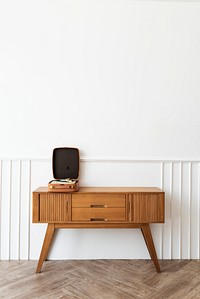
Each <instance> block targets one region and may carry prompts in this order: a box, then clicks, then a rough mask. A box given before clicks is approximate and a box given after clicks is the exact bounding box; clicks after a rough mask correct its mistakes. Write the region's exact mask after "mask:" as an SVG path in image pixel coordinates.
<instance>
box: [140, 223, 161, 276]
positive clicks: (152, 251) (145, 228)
mask: <svg viewBox="0 0 200 299" xmlns="http://www.w3.org/2000/svg"><path fill="white" fill-rule="evenodd" d="M141 231H142V234H143V237H144V240H145V242H146V245H147V248H148V251H149V254H150V257H151V259H152V261H153V262H154V265H155V267H156V270H157V272H158V273H160V265H159V262H158V258H157V254H156V250H155V246H154V243H153V238H152V234H151V230H150V226H149V224H144V225H143V226H142V228H141Z"/></svg>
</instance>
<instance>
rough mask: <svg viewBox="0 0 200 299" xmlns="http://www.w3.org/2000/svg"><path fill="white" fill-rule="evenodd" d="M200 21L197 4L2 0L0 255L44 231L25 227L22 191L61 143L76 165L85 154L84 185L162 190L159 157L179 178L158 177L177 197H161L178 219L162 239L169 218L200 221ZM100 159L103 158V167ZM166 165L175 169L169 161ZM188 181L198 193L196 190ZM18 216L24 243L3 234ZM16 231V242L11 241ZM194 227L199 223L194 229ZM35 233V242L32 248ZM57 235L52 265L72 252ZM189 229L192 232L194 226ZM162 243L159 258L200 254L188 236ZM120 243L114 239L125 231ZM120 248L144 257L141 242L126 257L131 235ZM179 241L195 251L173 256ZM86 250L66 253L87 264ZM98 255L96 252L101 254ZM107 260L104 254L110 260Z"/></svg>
mask: <svg viewBox="0 0 200 299" xmlns="http://www.w3.org/2000/svg"><path fill="white" fill-rule="evenodd" d="M199 15H200V2H199V1H188V2H187V1H164V0H163V1H162V0H161V1H150V0H147V1H142V0H138V1H135V0H132V1H131V0H103V1H100V0H77V1H74V0H68V1H67V0H60V1H52V0H36V1H26V0H19V1H14V0H2V1H0V103H1V106H0V133H1V135H0V138H1V143H0V158H2V162H1V167H2V168H1V184H0V185H1V189H0V190H1V192H0V194H1V195H0V213H1V221H0V225H1V234H0V241H1V258H3V259H4V258H6V259H7V258H9V256H10V257H11V258H23V257H24V258H25V257H26V258H30V257H31V258H36V257H37V254H38V248H40V246H41V239H42V237H43V233H44V227H45V226H44V227H43V226H37V225H34V226H33V228H32V225H31V224H30V222H31V203H30V195H31V191H32V190H33V189H34V188H35V187H37V186H38V185H44V184H47V181H48V180H49V179H51V176H52V173H51V163H50V159H51V153H52V149H53V148H54V147H57V146H76V147H79V149H80V151H81V157H82V161H83V160H84V158H87V159H88V160H87V161H88V162H86V163H84V162H83V163H82V164H81V165H82V173H81V181H82V183H83V184H84V185H91V184H92V185H95V184H96V185H107V184H108V185H111V184H112V185H117V184H120V183H121V184H124V185H125V184H128V185H134V186H135V185H153V184H154V185H156V186H158V187H159V186H160V187H163V188H164V189H166V192H168V191H167V190H168V189H167V188H168V187H167V186H165V185H164V183H161V182H163V176H162V175H161V168H162V165H163V163H164V161H165V160H166V159H167V160H168V162H167V163H169V164H167V165H168V166H167V167H169V173H170V171H171V170H170V169H171V168H172V169H173V167H175V169H174V170H173V171H175V172H177V173H178V174H179V175H181V176H178V178H177V179H175V181H173V176H171V175H168V176H167V177H165V180H167V182H168V184H169V186H172V185H173V190H179V193H180V194H179V195H177V196H178V197H177V196H176V195H174V193H173V192H172V190H171V189H170V190H171V191H169V192H168V197H167V203H166V204H167V205H168V207H171V204H172V206H173V207H174V208H175V211H177V210H178V211H179V216H180V217H178V218H176V217H175V215H176V212H174V213H175V214H173V213H172V215H174V216H172V215H171V214H170V213H169V214H168V221H169V222H167V223H166V225H168V226H167V227H168V232H170V234H171V231H172V232H173V227H177V226H176V224H177V223H176V221H175V219H179V220H178V221H179V223H183V226H186V224H185V223H187V222H188V223H190V219H193V217H194V215H196V213H197V212H198V215H197V216H198V217H199V210H196V209H195V208H193V207H196V206H195V205H197V206H199V193H198V192H199V191H198V186H199V180H198V178H199V173H198V171H199V170H198V167H199V166H198V165H199V161H200V158H199V157H200V155H199V153H200V138H198V135H199V128H200V118H199V109H200V101H199V98H200V82H199V81H200V56H199V53H200V39H199V36H200V20H199ZM93 157H96V158H97V160H95V161H97V162H95V161H94V160H92V158H93ZM19 158H20V159H19ZM25 158H27V159H28V160H27V161H25V160H24V159H25ZM5 159H8V160H5ZM12 159H19V160H12ZM35 159H36V160H35ZM44 159H47V161H46V160H44ZM103 159H108V160H107V162H106V163H103ZM112 159H116V163H113V162H112ZM146 159H148V161H147V160H146ZM157 159H159V163H161V164H159V163H158V162H157ZM181 159H182V161H183V164H184V163H186V165H187V167H189V168H188V169H190V167H191V169H195V170H194V172H195V175H193V177H192V178H191V177H190V173H191V171H190V170H187V172H186V174H184V178H185V179H184V180H186V181H187V187H184V186H185V185H181V187H180V181H181V180H182V172H181V169H182V166H180V165H179V164H177V163H179V161H180V160H181ZM133 160H134V163H133ZM137 160H142V161H143V162H142V163H141V165H142V166H141V167H139V170H138V172H135V171H136V169H138V168H137V167H136V166H137V165H140V163H139V162H138V163H139V164H138V163H137ZM24 161H25V162H24ZM29 161H30V162H29ZM33 161H35V162H34V168H33V169H34V170H32V163H33ZM99 161H100V163H99ZM121 161H122V162H123V163H122V162H121ZM124 161H125V164H124ZM144 161H145V162H144ZM149 161H150V165H149ZM173 161H174V162H175V166H173V167H172V166H169V165H171V164H170V163H172V162H173ZM188 161H189V165H190V166H188V164H187V163H188ZM191 161H196V162H192V164H190V162H191ZM135 162H136V163H135ZM24 163H25V164H24ZM26 163H27V164H26ZM29 163H30V165H31V167H30V165H29ZM96 163H97V165H96ZM193 163H194V164H195V166H193ZM20 165H21V166H20ZM44 165H45V166H44ZM47 165H48V166H47ZM177 165H179V166H177ZM181 165H182V164H181ZM184 165H185V164H184ZM191 165H192V166H191ZM13 167H14V168H13ZM21 167H22V169H23V167H24V172H22V173H26V172H27V173H28V174H30V181H27V175H23V174H22V176H21V175H20V171H22V170H20V169H21ZM170 167H171V168H170ZM177 167H178V168H177ZM184 167H186V166H183V168H184ZM193 167H194V168H193ZM105 168H106V170H105ZM113 168H114V171H113ZM179 168H180V169H179ZM32 171H34V174H33V173H32ZM196 174H197V175H196ZM187 176H188V179H187ZM122 177H123V179H122V180H121V178H122ZM119 178H120V179H119ZM193 178H194V181H193ZM21 179H22V180H23V181H22V182H21V181H20V180H21ZM12 180H13V183H12ZM168 180H169V181H168ZM188 180H189V181H188ZM172 181H173V184H172V183H170V182H172ZM10 182H11V184H10ZM15 182H18V183H15ZM190 182H192V183H190ZM170 184H171V185H170ZM7 186H8V187H7ZM12 186H15V187H12ZM19 186H23V188H22V187H19ZM191 186H193V187H194V186H195V187H194V188H195V191H193V193H192V194H190V191H191V190H192V189H191V188H192V187H191ZM12 188H14V190H13V191H12ZM182 188H188V190H189V191H188V190H186V191H183V190H182ZM170 192H171V193H170ZM184 192H186V193H184ZM187 192H189V193H188V194H190V196H189V197H188V196H187V195H184V196H185V198H186V199H185V200H189V207H190V204H191V198H192V208H191V210H189V212H188V213H186V210H187V209H186V207H187V204H186V207H185V206H184V209H185V210H184V211H185V212H184V213H182V212H180V211H182V210H181V209H182V208H181V207H182V201H181V200H182V195H181V194H187ZM14 194H17V195H16V196H14ZM15 197H16V198H18V199H17V200H18V201H17V202H15V201H14V198H15ZM27 197H29V201H28V202H27V201H26V199H27ZM176 200H177V201H178V202H179V203H180V204H181V205H179V204H178V205H177V204H176ZM20 207H21V208H20ZM23 207H24V212H23V211H21V209H23ZM16 209H18V213H17V214H16V215H15V217H14V218H13V219H15V220H13V221H14V223H15V222H16V223H21V224H20V228H18V233H17V235H18V238H20V239H17V237H16V234H15V233H14V232H15V230H14V231H13V230H11V232H10V233H9V234H8V231H10V229H11V227H12V225H13V227H15V229H16V227H19V225H18V226H15V224H14V223H12V221H11V220H10V219H12V217H11V215H12V211H16ZM170 209H171V208H170ZM24 213H25V214H24ZM193 213H195V214H193ZM28 215H29V216H28ZM173 217H174V218H173ZM198 217H197V219H199V218H198ZM198 221H199V220H198ZM198 221H197V222H198ZM197 224H198V223H197ZM190 226H191V223H190V225H189V228H188V229H189V232H190ZM197 226H198V225H197ZM21 227H24V229H25V232H24V235H23V233H22V234H21V235H20V234H19V231H20V229H21ZM192 227H196V226H195V225H194V224H193V223H192ZM30 228H31V234H30ZM179 228H180V230H178V231H179V235H181V234H182V233H181V232H182V228H181V226H180V227H179ZM13 229H14V228H13ZM159 229H160V228H159V226H158V230H159ZM184 229H186V227H185V228H184ZM198 229H199V226H198ZM184 232H185V231H184ZM187 232H188V231H187ZM189 232H188V233H187V234H186V236H190V233H189ZM118 233H119V232H118V231H115V234H118ZM34 234H36V235H37V236H38V235H39V236H41V238H38V242H35V243H34V244H35V245H33V242H32V240H35V239H34V238H35V235H34ZM62 234H67V232H61V233H60V234H58V237H57V238H58V239H59V240H57V241H58V242H56V243H55V250H54V251H53V252H52V253H51V256H52V257H54V258H59V257H63V256H64V257H65V258H67V257H71V255H70V253H69V254H68V253H63V252H60V250H61V249H59V248H60V247H61V244H63V242H64V240H65V236H63V235H62ZM68 234H69V235H68V237H67V238H66V239H69V240H70V241H69V243H70V242H75V240H76V236H77V234H79V232H75V231H73V232H68ZM91 234H92V235H91ZM98 234H99V233H98ZM101 234H102V238H103V239H104V238H108V239H110V238H112V236H113V231H112V233H111V232H110V233H109V232H105V231H102V232H101ZM129 234H130V232H129ZM196 234H197V237H198V230H197V231H196ZM172 235H173V237H172V240H173V238H175V236H176V234H173V233H172V234H171V235H168V237H169V239H170V238H171V237H170V236H172ZM19 236H20V237H19ZM22 236H24V238H23V237H22ZM78 236H79V238H80V235H78ZM83 236H84V237H83ZM83 236H82V238H83V239H84V240H88V243H89V244H91V242H92V240H93V239H94V238H95V242H97V240H99V239H98V237H97V236H96V234H94V233H91V232H89V231H87V232H85V233H84V235H83ZM159 236H160V237H159V240H160V241H158V240H156V244H158V247H159V248H160V249H158V251H159V256H160V257H162V256H163V257H166V258H167V257H168V258H169V257H171V256H172V257H177V256H178V257H181V256H183V257H190V256H192V257H196V256H198V252H199V249H198V248H199V247H198V246H199V245H198V244H196V243H191V240H193V238H195V236H196V235H195V236H193V235H191V238H192V239H191V240H190V237H188V238H189V239H187V242H185V243H184V242H183V244H182V243H181V242H182V241H180V242H179V243H178V244H179V245H178V244H177V243H176V242H175V243H173V242H172V243H171V241H170V243H169V242H168V241H169V240H168V239H165V238H166V237H163V235H162V234H160V235H159ZM32 238H33V239H32ZM120 238H121V239H120V240H121V241H122V240H123V238H124V234H120ZM36 239H37V238H36ZM61 239H62V240H61ZM100 240H101V239H100ZM170 240H171V239H170ZM12 242H15V246H14V245H13V246H14V247H12V248H16V246H17V248H18V251H19V252H20V250H24V253H21V254H17V253H16V252H17V251H16V250H14V249H13V250H14V251H13V252H15V253H12V254H11V252H10V254H9V253H8V254H7V253H6V252H7V249H8V248H10V245H9V244H11V243H12ZM141 242H142V239H140V237H139V235H138V236H135V239H134V243H137V244H143V243H141ZM86 243H87V242H86ZM86 243H85V244H86ZM119 243H120V242H119ZM123 243H124V244H125V245H126V246H125V247H128V249H127V250H128V252H126V253H125V254H124V255H123V257H130V256H131V257H146V251H145V252H143V251H142V250H143V245H141V246H140V245H139V247H138V251H137V249H136V251H135V253H133V251H134V250H133V247H134V246H135V244H134V246H132V245H133V243H132V245H130V241H129V238H127V240H124V242H123ZM106 244H107V242H103V245H105V246H106ZM111 244H112V242H111V243H109V244H108V246H111ZM161 244H162V246H161ZM163 244H165V245H163ZM167 244H173V245H167ZM180 244H182V245H184V244H187V245H186V248H190V246H192V249H191V248H190V249H188V250H189V252H190V251H191V250H193V251H194V252H195V253H193V254H192V255H190V253H188V250H187V249H181V250H186V251H187V253H185V254H183V255H181V254H180V248H182V247H180V246H182V245H180ZM191 244H193V245H191ZM194 244H196V245H194ZM34 246H35V247H34ZM85 246H86V245H85ZM163 246H164V247H163ZM166 246H172V248H171V247H170V248H171V249H169V248H168V247H166ZM188 246H189V247H188ZM22 248H24V249H22ZM161 248H162V250H161ZM166 248H168V249H166ZM184 248H185V247H184ZM68 249H69V248H68ZM9 250H11V249H9ZM87 250H88V248H87V249H86V248H85V247H84V249H83V251H81V252H79V253H74V254H75V255H73V257H74V258H81V257H86V256H85V253H86V252H87ZM96 250H97V248H95V252H96ZM166 250H167V251H166ZM174 250H175V253H174ZM177 250H178V251H179V254H177ZM69 251H70V250H69ZM161 251H162V252H164V253H161ZM101 252H102V250H99V251H97V253H95V254H97V256H101ZM121 252H122V250H120V248H119V250H118V251H117V253H116V256H118V257H120V256H121ZM137 252H138V254H137ZM171 252H173V254H172V253H171ZM103 256H105V257H110V253H108V254H105V255H103ZM91 257H93V254H92V253H91Z"/></svg>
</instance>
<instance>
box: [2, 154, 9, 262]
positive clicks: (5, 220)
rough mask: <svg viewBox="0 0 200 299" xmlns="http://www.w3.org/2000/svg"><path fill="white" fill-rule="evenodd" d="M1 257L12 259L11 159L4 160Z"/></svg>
mask: <svg viewBox="0 0 200 299" xmlns="http://www.w3.org/2000/svg"><path fill="white" fill-rule="evenodd" d="M1 189H2V190H1V191H2V192H1V194H2V198H1V244H0V245H1V259H3V260H9V259H10V209H11V206H10V203H11V201H10V196H11V161H8V160H7V161H2V188H1Z"/></svg>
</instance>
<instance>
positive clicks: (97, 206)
mask: <svg viewBox="0 0 200 299" xmlns="http://www.w3.org/2000/svg"><path fill="white" fill-rule="evenodd" d="M107 207H108V206H107V205H95V204H94V205H90V208H107Z"/></svg>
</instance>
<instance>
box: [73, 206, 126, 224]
mask: <svg viewBox="0 0 200 299" xmlns="http://www.w3.org/2000/svg"><path fill="white" fill-rule="evenodd" d="M125 215H126V213H125V208H72V221H90V222H91V221H125Z"/></svg>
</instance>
